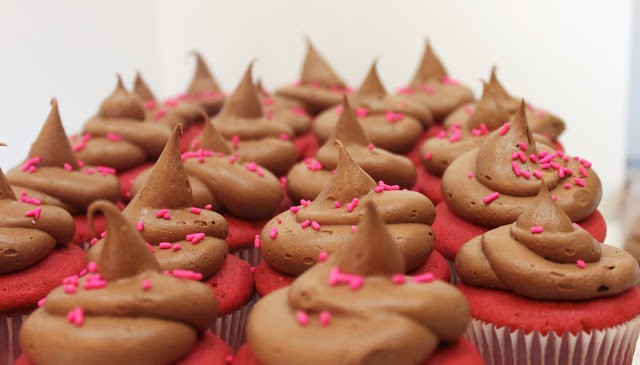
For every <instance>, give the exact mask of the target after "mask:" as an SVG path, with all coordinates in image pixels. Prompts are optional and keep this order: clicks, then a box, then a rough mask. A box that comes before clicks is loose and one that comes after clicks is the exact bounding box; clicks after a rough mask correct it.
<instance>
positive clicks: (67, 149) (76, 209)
mask: <svg viewBox="0 0 640 365" xmlns="http://www.w3.org/2000/svg"><path fill="white" fill-rule="evenodd" d="M7 180H8V181H9V183H11V186H12V188H13V191H14V193H15V194H16V195H21V196H28V197H30V198H34V199H36V200H37V201H40V202H41V203H42V204H44V205H54V206H57V207H60V208H63V209H64V210H66V211H68V212H69V213H71V214H74V215H75V214H84V212H86V210H87V208H88V207H89V205H90V204H91V203H92V202H94V201H96V200H98V199H106V200H110V201H117V200H118V199H119V198H120V186H119V184H118V179H117V178H116V176H115V171H113V169H112V168H109V167H105V166H96V167H93V166H88V165H85V164H83V163H80V162H79V161H78V160H76V157H75V156H74V155H73V151H72V149H71V145H70V144H69V141H68V139H67V136H66V133H65V131H64V127H63V126H62V122H61V120H60V113H59V112H58V102H57V101H56V99H52V100H51V111H50V113H49V116H48V117H47V120H46V121H45V122H44V125H43V126H42V129H41V130H40V134H39V135H38V137H37V138H36V140H35V142H33V144H32V145H31V149H30V150H29V155H28V156H27V159H26V160H25V162H24V163H23V164H22V165H21V166H16V167H14V168H13V169H11V170H9V172H8V173H7Z"/></svg>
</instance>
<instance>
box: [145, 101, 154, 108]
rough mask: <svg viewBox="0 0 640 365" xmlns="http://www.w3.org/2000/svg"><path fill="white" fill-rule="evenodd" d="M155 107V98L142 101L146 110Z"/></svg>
mask: <svg viewBox="0 0 640 365" xmlns="http://www.w3.org/2000/svg"><path fill="white" fill-rule="evenodd" d="M155 107H156V101H155V100H149V101H147V102H146V103H144V108H145V109H146V110H151V109H155Z"/></svg>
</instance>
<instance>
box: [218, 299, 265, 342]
mask: <svg viewBox="0 0 640 365" xmlns="http://www.w3.org/2000/svg"><path fill="white" fill-rule="evenodd" d="M253 304H254V301H253V300H250V301H249V302H247V304H245V305H243V306H242V307H241V308H240V309H237V310H235V311H234V312H231V313H229V314H226V315H224V316H221V317H218V318H217V319H216V321H215V322H214V323H213V325H212V326H211V331H212V332H213V333H214V334H215V335H216V336H218V337H220V338H221V339H222V340H223V341H224V342H226V343H227V345H229V347H231V349H232V350H233V352H234V353H235V352H236V351H238V349H239V348H240V346H241V345H242V343H243V342H244V324H245V322H246V321H247V316H248V315H249V311H250V310H251V308H252V307H253Z"/></svg>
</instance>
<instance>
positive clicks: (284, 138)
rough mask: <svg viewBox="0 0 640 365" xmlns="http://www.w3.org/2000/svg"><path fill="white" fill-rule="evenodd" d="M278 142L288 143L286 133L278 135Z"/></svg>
mask: <svg viewBox="0 0 640 365" xmlns="http://www.w3.org/2000/svg"><path fill="white" fill-rule="evenodd" d="M280 140H281V141H285V142H286V141H288V140H289V135H288V134H286V133H280Z"/></svg>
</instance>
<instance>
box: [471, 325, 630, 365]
mask: <svg viewBox="0 0 640 365" xmlns="http://www.w3.org/2000/svg"><path fill="white" fill-rule="evenodd" d="M639 333H640V316H636V317H635V318H633V319H632V320H630V321H628V322H625V323H623V324H620V325H616V326H613V327H607V328H604V329H601V330H592V331H591V332H585V331H580V332H578V333H577V334H572V333H570V332H566V333H564V334H562V335H559V334H556V333H555V332H549V333H547V334H545V335H542V334H541V333H540V332H538V331H532V332H531V333H528V334H526V333H525V331H524V330H522V329H519V330H516V331H510V330H509V329H508V328H507V327H504V326H503V327H497V326H496V325H494V324H491V323H487V322H484V321H481V320H478V319H475V318H474V319H472V321H471V324H470V325H469V327H468V328H467V337H469V340H470V341H471V342H472V343H473V344H474V345H475V346H476V347H477V348H478V350H480V353H481V354H482V356H483V357H484V360H485V361H486V362H487V364H493V365H501V364H540V365H546V364H574V365H597V364H616V365H624V364H631V362H632V360H633V352H634V351H635V346H636V342H637V340H638V334H639Z"/></svg>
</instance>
